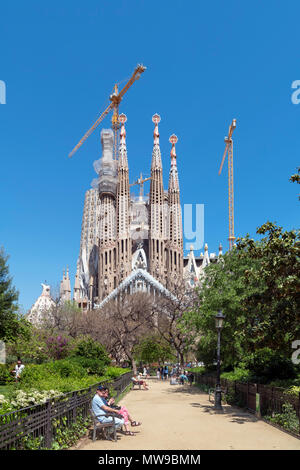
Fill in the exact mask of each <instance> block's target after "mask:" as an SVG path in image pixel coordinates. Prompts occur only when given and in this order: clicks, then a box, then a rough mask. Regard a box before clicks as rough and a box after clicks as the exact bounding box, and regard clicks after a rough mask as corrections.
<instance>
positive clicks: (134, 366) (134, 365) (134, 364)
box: [131, 359, 137, 374]
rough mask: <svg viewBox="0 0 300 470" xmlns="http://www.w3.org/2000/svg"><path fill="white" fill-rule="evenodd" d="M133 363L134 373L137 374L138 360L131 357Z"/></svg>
mask: <svg viewBox="0 0 300 470" xmlns="http://www.w3.org/2000/svg"><path fill="white" fill-rule="evenodd" d="M131 364H132V370H133V373H134V374H137V367H136V362H135V360H134V359H131Z"/></svg>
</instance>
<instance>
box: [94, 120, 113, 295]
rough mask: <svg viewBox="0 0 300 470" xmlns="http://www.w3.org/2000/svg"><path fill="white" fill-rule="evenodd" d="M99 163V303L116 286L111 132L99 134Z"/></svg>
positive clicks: (106, 131)
mask: <svg viewBox="0 0 300 470" xmlns="http://www.w3.org/2000/svg"><path fill="white" fill-rule="evenodd" d="M101 143H102V149H103V154H102V159H101V164H100V170H99V200H100V215H99V271H98V278H99V281H98V282H99V284H98V285H99V287H98V299H100V300H102V299H103V298H104V297H105V296H106V295H107V294H108V293H109V292H111V291H112V289H114V288H115V287H116V285H117V237H116V235H117V234H116V223H115V222H116V193H117V162H116V161H115V160H113V131H112V130H111V129H103V130H102V132H101Z"/></svg>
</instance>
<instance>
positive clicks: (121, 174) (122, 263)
mask: <svg viewBox="0 0 300 470" xmlns="http://www.w3.org/2000/svg"><path fill="white" fill-rule="evenodd" d="M119 120H120V123H121V131H120V150H119V161H118V183H117V244H118V276H117V281H118V283H120V282H122V281H123V280H124V279H125V278H126V277H127V276H128V275H129V274H130V272H131V259H132V246H131V245H132V243H131V237H130V191H129V175H128V161H127V148H126V131H125V122H126V121H127V117H126V116H125V114H120V116H119Z"/></svg>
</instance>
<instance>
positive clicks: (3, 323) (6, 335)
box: [0, 248, 19, 341]
mask: <svg viewBox="0 0 300 470" xmlns="http://www.w3.org/2000/svg"><path fill="white" fill-rule="evenodd" d="M7 260H8V256H6V255H5V254H4V250H3V248H1V249H0V339H2V340H4V341H7V340H9V339H13V338H15V337H16V336H17V335H18V320H19V318H18V315H17V310H18V306H17V304H16V302H17V300H18V296H19V294H18V292H17V291H16V290H15V288H14V287H13V286H12V279H11V278H10V277H9V269H8V265H7Z"/></svg>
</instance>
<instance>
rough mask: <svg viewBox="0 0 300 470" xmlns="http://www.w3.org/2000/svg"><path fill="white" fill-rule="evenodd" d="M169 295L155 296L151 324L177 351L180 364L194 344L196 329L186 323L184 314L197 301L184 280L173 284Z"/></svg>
mask: <svg viewBox="0 0 300 470" xmlns="http://www.w3.org/2000/svg"><path fill="white" fill-rule="evenodd" d="M170 293H171V296H170V297H165V296H160V297H156V298H155V301H154V303H153V311H154V312H155V315H154V316H153V320H154V323H153V326H154V328H155V330H156V331H157V332H158V333H159V335H160V337H161V338H162V339H163V340H164V341H166V342H167V343H168V344H169V345H170V347H171V348H172V349H174V350H175V351H176V353H177V357H178V359H179V362H180V364H182V365H183V364H184V362H185V357H186V355H187V354H188V353H189V352H190V351H191V349H192V348H193V346H194V344H195V339H196V335H197V333H196V330H195V329H193V328H192V326H191V325H188V328H187V325H186V315H188V312H189V311H191V310H193V309H194V308H195V305H196V304H197V302H198V297H197V293H196V291H195V290H194V289H187V287H186V284H185V282H184V280H182V282H181V283H178V284H177V285H175V287H174V288H173V289H172V290H171V292H170Z"/></svg>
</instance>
